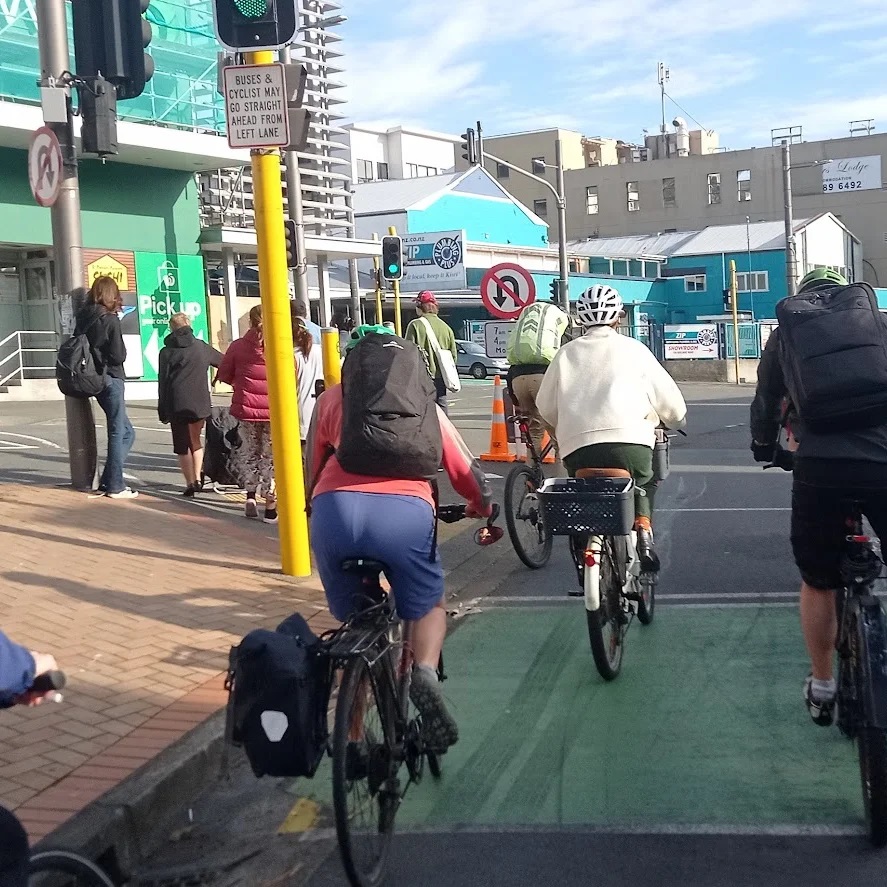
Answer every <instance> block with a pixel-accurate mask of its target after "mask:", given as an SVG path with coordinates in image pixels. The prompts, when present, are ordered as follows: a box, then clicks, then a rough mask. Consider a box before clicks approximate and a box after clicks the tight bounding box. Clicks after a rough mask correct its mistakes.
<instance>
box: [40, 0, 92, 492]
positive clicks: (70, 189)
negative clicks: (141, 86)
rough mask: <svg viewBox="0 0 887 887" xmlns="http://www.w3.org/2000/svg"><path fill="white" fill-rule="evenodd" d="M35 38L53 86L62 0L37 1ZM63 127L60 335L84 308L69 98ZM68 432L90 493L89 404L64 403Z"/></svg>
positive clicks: (76, 476) (63, 59)
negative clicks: (36, 35)
mask: <svg viewBox="0 0 887 887" xmlns="http://www.w3.org/2000/svg"><path fill="white" fill-rule="evenodd" d="M37 34H38V42H39V48H40V83H41V85H42V86H50V85H57V84H58V81H59V80H60V79H61V77H62V74H63V73H64V72H66V71H70V69H71V59H70V52H69V49H68V24H67V20H66V16H65V2H64V0H37ZM66 105H67V120H66V121H65V123H51V124H48V125H49V126H51V127H52V129H53V131H54V132H55V134H56V136H57V137H58V140H59V144H60V145H61V149H62V159H63V167H62V184H61V190H60V191H59V196H58V199H57V200H56V202H55V204H54V205H53V207H52V210H51V214H52V247H53V256H54V259H55V279H56V283H57V285H58V306H59V317H60V321H61V322H60V327H61V331H62V334H63V335H69V334H70V333H72V332H73V331H74V315H75V314H76V313H77V311H78V310H79V309H80V308H81V307H82V305H83V302H84V297H85V294H86V290H85V286H84V284H85V276H86V275H85V273H84V268H83V233H82V230H81V227H80V183H79V180H78V177H77V149H76V147H75V145H74V123H73V115H72V109H71V97H70V95H69V96H68V98H67V101H66ZM65 418H66V423H67V430H68V465H69V467H70V473H71V484H72V486H74V487H75V488H76V489H78V490H91V489H93V488H94V487H95V485H96V482H97V465H98V451H97V448H96V439H95V418H94V417H93V412H92V401H91V400H86V399H83V400H81V399H77V398H71V397H66V398H65Z"/></svg>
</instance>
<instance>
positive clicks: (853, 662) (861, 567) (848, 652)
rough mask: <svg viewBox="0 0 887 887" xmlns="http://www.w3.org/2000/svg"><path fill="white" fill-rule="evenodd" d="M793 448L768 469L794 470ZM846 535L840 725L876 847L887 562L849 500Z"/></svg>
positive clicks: (883, 761)
mask: <svg viewBox="0 0 887 887" xmlns="http://www.w3.org/2000/svg"><path fill="white" fill-rule="evenodd" d="M793 462H794V460H793V457H792V454H791V453H790V452H788V451H787V450H783V449H781V448H779V449H777V451H776V454H775V456H774V459H773V462H771V463H770V464H769V465H765V466H764V468H765V469H766V468H782V469H783V470H784V471H791V470H792V468H793ZM845 514H846V523H845V526H846V529H847V535H846V537H845V543H844V556H843V559H842V562H841V581H842V583H843V587H842V588H841V589H840V590H839V591H838V594H837V598H836V602H835V605H836V608H837V615H838V637H837V640H836V644H835V646H836V649H837V652H838V681H837V684H838V692H837V698H836V706H837V714H838V719H837V722H838V728H839V729H840V731H841V732H842V733H843V734H844V736H846V737H847V738H848V739H851V740H854V739H855V740H856V749H857V753H858V755H859V774H860V777H861V781H862V798H863V804H864V807H865V821H866V829H867V831H868V835H869V840H870V841H871V843H872V844H873V845H874V846H875V847H884V846H887V617H885V614H884V608H883V606H882V604H881V601H880V599H879V598H878V596H877V594H876V593H875V584H876V583H877V582H878V581H879V580H880V579H881V578H882V575H883V566H884V562H883V561H882V559H881V556H880V554H879V552H878V550H877V549H876V547H875V543H874V542H873V541H872V539H871V538H870V537H869V535H868V534H867V533H866V530H865V525H864V522H863V511H862V504H861V503H860V502H856V501H853V500H848V501H847V502H846V505H845Z"/></svg>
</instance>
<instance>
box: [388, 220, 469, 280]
mask: <svg viewBox="0 0 887 887" xmlns="http://www.w3.org/2000/svg"><path fill="white" fill-rule="evenodd" d="M402 240H403V280H401V282H400V289H401V292H405V293H418V292H421V291H422V290H431V291H432V292H446V291H447V290H464V289H465V288H466V285H467V284H466V280H465V232H464V231H430V232H427V233H425V234H404V235H402Z"/></svg>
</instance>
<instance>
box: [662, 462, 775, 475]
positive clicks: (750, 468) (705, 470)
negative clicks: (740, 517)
mask: <svg viewBox="0 0 887 887" xmlns="http://www.w3.org/2000/svg"><path fill="white" fill-rule="evenodd" d="M671 471H672V474H758V475H761V476H766V477H780V476H781V475H785V476H787V477H791V472H789V471H780V472H778V473H775V472H773V471H768V472H767V474H766V475H764V469H763V467H762V466H760V465H674V464H673V465H672V466H671Z"/></svg>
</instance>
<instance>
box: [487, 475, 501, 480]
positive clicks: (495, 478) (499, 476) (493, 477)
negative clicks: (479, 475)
mask: <svg viewBox="0 0 887 887" xmlns="http://www.w3.org/2000/svg"><path fill="white" fill-rule="evenodd" d="M484 477H485V478H486V479H487V480H502V475H501V474H485V475H484Z"/></svg>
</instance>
